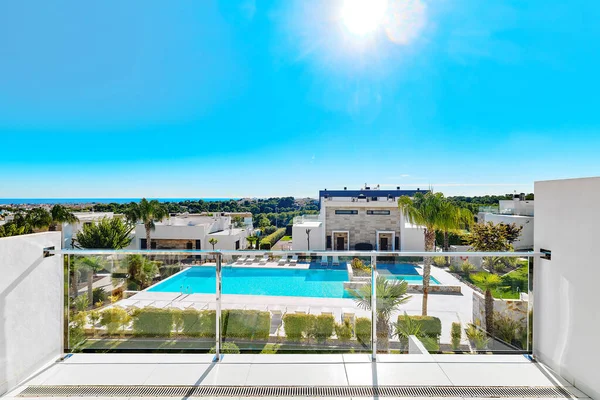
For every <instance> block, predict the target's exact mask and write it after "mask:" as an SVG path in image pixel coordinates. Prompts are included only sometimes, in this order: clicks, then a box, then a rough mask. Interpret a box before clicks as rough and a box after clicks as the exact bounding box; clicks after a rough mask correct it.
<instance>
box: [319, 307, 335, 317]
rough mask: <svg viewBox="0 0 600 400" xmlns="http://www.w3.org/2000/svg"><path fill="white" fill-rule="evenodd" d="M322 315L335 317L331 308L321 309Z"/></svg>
mask: <svg viewBox="0 0 600 400" xmlns="http://www.w3.org/2000/svg"><path fill="white" fill-rule="evenodd" d="M321 315H332V316H333V310H332V309H331V308H325V307H323V308H321Z"/></svg>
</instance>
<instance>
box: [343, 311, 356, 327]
mask: <svg viewBox="0 0 600 400" xmlns="http://www.w3.org/2000/svg"><path fill="white" fill-rule="evenodd" d="M345 320H348V321H350V325H352V326H354V322H355V321H356V315H355V314H354V310H352V309H349V308H342V322H344V321H345Z"/></svg>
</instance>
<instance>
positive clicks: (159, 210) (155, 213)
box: [126, 198, 168, 249]
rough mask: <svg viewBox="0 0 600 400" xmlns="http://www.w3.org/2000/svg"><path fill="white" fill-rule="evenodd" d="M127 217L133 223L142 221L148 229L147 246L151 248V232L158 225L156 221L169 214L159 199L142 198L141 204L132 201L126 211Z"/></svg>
mask: <svg viewBox="0 0 600 400" xmlns="http://www.w3.org/2000/svg"><path fill="white" fill-rule="evenodd" d="M126 215H127V219H128V220H129V221H131V222H133V223H137V222H141V223H142V224H144V228H145V229H146V248H147V249H150V248H151V247H152V246H151V242H150V232H151V231H153V230H154V228H155V227H156V226H155V225H154V223H155V222H159V221H162V219H163V218H165V217H166V216H167V215H168V212H167V210H166V208H165V207H164V206H163V205H162V204H161V203H160V202H159V201H158V200H151V201H148V200H146V199H145V198H144V199H142V200H141V201H140V202H139V204H138V203H131V204H130V206H129V209H128V210H127V212H126Z"/></svg>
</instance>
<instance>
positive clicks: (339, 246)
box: [335, 236, 346, 250]
mask: <svg viewBox="0 0 600 400" xmlns="http://www.w3.org/2000/svg"><path fill="white" fill-rule="evenodd" d="M335 249H336V250H346V245H345V243H344V237H343V236H338V237H337V238H336V239H335Z"/></svg>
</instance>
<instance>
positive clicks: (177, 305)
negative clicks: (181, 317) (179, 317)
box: [171, 301, 193, 310]
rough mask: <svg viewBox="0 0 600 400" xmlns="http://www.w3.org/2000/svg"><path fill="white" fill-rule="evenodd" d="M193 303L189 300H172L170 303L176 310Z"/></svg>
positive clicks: (184, 308) (183, 308)
mask: <svg viewBox="0 0 600 400" xmlns="http://www.w3.org/2000/svg"><path fill="white" fill-rule="evenodd" d="M192 305H193V303H192V302H191V301H174V302H173V303H172V304H171V307H173V308H176V309H178V310H187V309H188V308H190V307H191V306H192Z"/></svg>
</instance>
